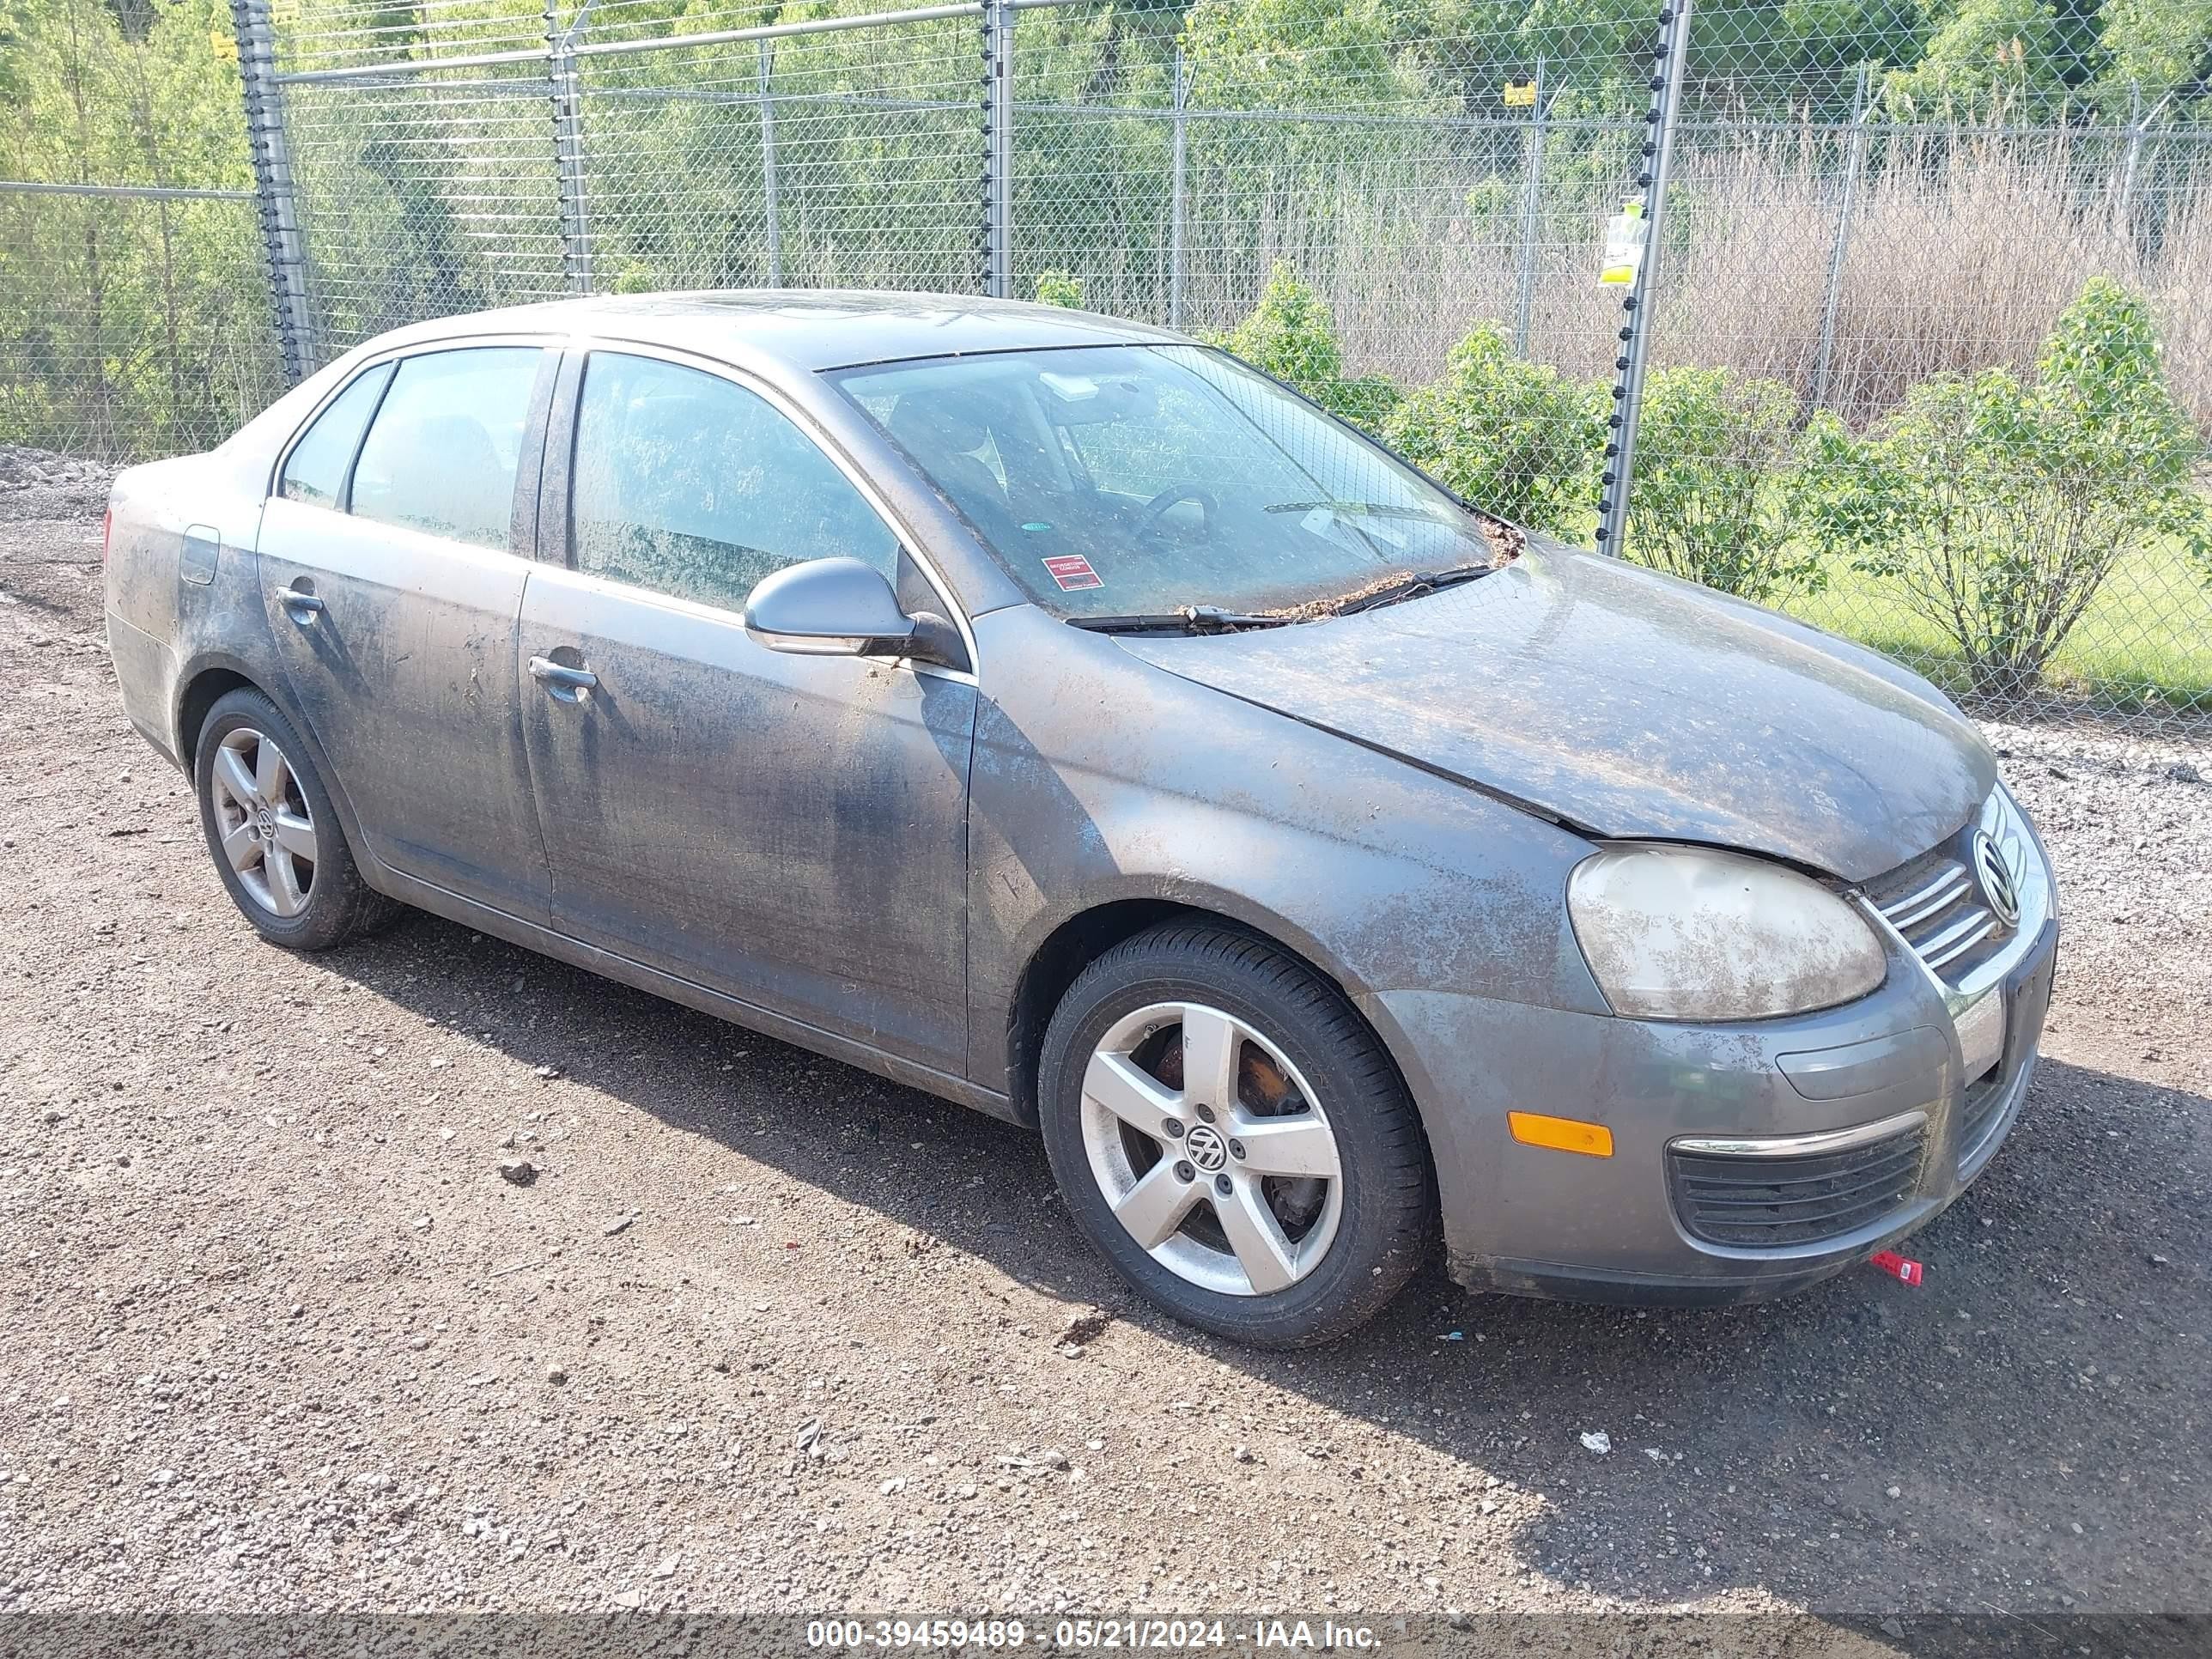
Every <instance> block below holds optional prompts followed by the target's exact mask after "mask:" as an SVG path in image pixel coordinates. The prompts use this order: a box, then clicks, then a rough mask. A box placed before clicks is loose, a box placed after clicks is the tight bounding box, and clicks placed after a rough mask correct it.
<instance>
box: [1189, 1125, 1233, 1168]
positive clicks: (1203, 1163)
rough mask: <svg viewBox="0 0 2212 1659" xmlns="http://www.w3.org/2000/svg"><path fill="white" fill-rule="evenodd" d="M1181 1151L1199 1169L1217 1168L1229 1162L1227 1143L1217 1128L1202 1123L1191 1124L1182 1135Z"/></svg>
mask: <svg viewBox="0 0 2212 1659" xmlns="http://www.w3.org/2000/svg"><path fill="white" fill-rule="evenodd" d="M1182 1146H1183V1152H1184V1155H1185V1156H1186V1157H1188V1158H1189V1159H1190V1161H1191V1162H1192V1163H1193V1164H1196V1165H1198V1167H1199V1168H1200V1169H1201V1170H1209V1171H1211V1170H1218V1169H1219V1168H1220V1167H1221V1166H1222V1165H1223V1164H1226V1163H1228V1162H1229V1144H1228V1143H1227V1142H1226V1141H1225V1140H1223V1139H1222V1138H1221V1133H1220V1131H1219V1130H1218V1129H1215V1128H1213V1127H1211V1126H1209V1125H1207V1124H1204V1123H1196V1124H1193V1125H1192V1126H1191V1130H1190V1133H1188V1134H1187V1135H1185V1136H1184V1137H1183V1143H1182Z"/></svg>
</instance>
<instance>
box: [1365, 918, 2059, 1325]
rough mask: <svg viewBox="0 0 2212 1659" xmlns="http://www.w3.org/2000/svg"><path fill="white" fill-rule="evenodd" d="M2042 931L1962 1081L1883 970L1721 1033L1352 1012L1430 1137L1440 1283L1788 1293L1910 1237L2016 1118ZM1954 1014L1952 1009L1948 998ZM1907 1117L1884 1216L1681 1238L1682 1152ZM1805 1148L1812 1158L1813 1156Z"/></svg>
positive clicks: (1483, 1008) (2039, 976)
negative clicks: (1837, 1228)
mask: <svg viewBox="0 0 2212 1659" xmlns="http://www.w3.org/2000/svg"><path fill="white" fill-rule="evenodd" d="M2057 943H2058V923H2057V917H2056V915H2049V914H2046V915H2045V916H2044V917H2043V918H2042V919H2041V926H2040V927H2039V928H2038V929H2037V931H2036V932H2035V933H2033V935H2027V936H2023V937H2022V939H2021V941H2020V943H2019V945H2018V946H2017V947H2016V948H2015V950H2014V951H2010V952H2008V959H2007V961H2006V962H2005V963H2004V964H2003V967H2002V974H2001V975H1999V976H1997V977H1996V982H1995V983H1994V984H1993V985H1992V986H1991V987H1990V989H1989V990H1988V992H1987V994H1989V995H1992V996H1997V997H2001V998H2002V1002H2003V1006H2004V1012H2005V1037H2004V1043H2003V1047H2002V1050H2001V1051H2000V1053H1999V1055H1998V1058H1997V1060H1996V1065H1995V1066H1993V1067H1991V1068H1990V1069H1989V1070H1987V1071H1986V1072H1984V1074H1983V1075H1982V1076H1981V1077H1979V1078H1974V1079H1970V1078H1967V1077H1966V1076H1965V1075H1964V1072H1965V1065H1966V1061H1965V1058H1964V1056H1963V1055H1962V1054H1961V1051H1960V1042H1959V1036H1958V1033H1957V1030H1956V1029H1955V1028H1954V1019H1953V1011H1952V1006H1950V1004H1949V1003H1947V1000H1946V997H1945V989H1944V987H1942V985H1941V984H1939V983H1937V982H1936V981H1934V980H1933V979H1932V978H1931V977H1930V976H1929V975H1927V974H1926V973H1924V972H1923V971H1922V970H1921V969H1920V968H1919V965H1918V963H1917V961H1916V960H1915V959H1913V958H1912V957H1911V955H1910V954H1909V953H1908V952H1905V951H1901V950H1900V951H1899V952H1898V955H1897V957H1896V958H1895V959H1894V960H1893V962H1892V964H1891V972H1890V975H1889V977H1888V980H1887V982H1886V983H1885V984H1884V986H1883V987H1882V988H1881V990H1879V991H1876V992H1875V994H1873V995H1871V996H1869V997H1867V998H1864V999H1863V1000H1860V1001H1858V1002H1857V1003H1853V1004H1851V1005H1850V1006H1847V1007H1844V1008H1839V1009H1829V1010H1826V1011H1824V1012H1820V1013H1816V1014H1807V1015H1802V1016H1798V1017H1796V1018H1788V1019H1779V1020H1760V1021H1755V1022H1747V1023H1744V1024H1735V1025H1681V1024H1663V1023H1657V1022H1643V1021H1637V1020H1627V1019H1619V1018H1608V1017H1603V1016H1595V1015H1589V1014H1577V1013H1565V1012H1559V1011H1557V1010H1553V1009H1545V1008H1537V1007H1532V1006H1523V1005H1519V1004H1512V1003H1506V1002H1503V1001H1498V1000H1490V999H1486V998H1477V997H1467V996H1458V995H1454V994H1449V993H1441V992H1425V991H1416V992H1384V993H1379V994H1370V995H1369V996H1365V997H1363V998H1361V999H1360V1002H1361V1006H1362V1007H1363V1009H1364V1012H1366V1013H1367V1015H1368V1017H1369V1018H1370V1020H1372V1021H1373V1022H1374V1024H1375V1025H1376V1029H1377V1030H1380V1031H1381V1032H1382V1033H1383V1037H1384V1040H1385V1041H1386V1042H1389V1045H1390V1047H1391V1048H1392V1050H1393V1052H1394V1054H1395V1055H1396V1057H1397V1059H1398V1061H1399V1064H1400V1066H1401V1069H1402V1070H1403V1071H1404V1073H1405V1074H1406V1079H1407V1083H1408V1085H1410V1086H1411V1087H1412V1089H1413V1095H1414V1097H1415V1099H1416V1100H1418V1101H1419V1102H1420V1103H1421V1105H1422V1109H1423V1110H1422V1116H1423V1119H1424V1121H1425V1124H1426V1126H1427V1128H1428V1131H1429V1139H1430V1145H1431V1151H1432V1152H1433V1153H1434V1155H1435V1159H1436V1165H1437V1186H1438V1190H1439V1193H1440V1195H1441V1197H1442V1200H1443V1220H1444V1236H1445V1244H1446V1249H1447V1252H1448V1255H1449V1266H1450V1269H1451V1273H1452V1276H1453V1278H1455V1279H1457V1280H1458V1281H1459V1282H1460V1283H1462V1284H1463V1285H1468V1287H1470V1288H1473V1289H1480V1290H1498V1291H1515V1292H1518V1293H1521V1294H1524V1295H1534V1296H1555V1297H1572V1298H1575V1299H1578V1300H1596V1301H1613V1302H1672V1303H1691V1304H1698V1303H1724V1302H1734V1301H1742V1300H1747V1299H1753V1298H1759V1297H1773V1296H1779V1295H1783V1294H1786V1293H1787V1292H1789V1291H1794V1290H1797V1289H1800V1288H1802V1287H1803V1286H1805V1285H1811V1284H1814V1283H1816V1282H1817V1281H1819V1280H1820V1279H1825V1278H1826V1277H1828V1276H1829V1275H1831V1274H1832V1273H1838V1272H1840V1271H1841V1270H1843V1269H1844V1268H1845V1267H1850V1265H1852V1264H1853V1263H1855V1262H1857V1261H1863V1260H1864V1259H1865V1258H1866V1257H1867V1256H1868V1255H1871V1254H1872V1253H1873V1252H1874V1251H1875V1250H1878V1249H1882V1248H1884V1247H1885V1246H1887V1245H1888V1244H1891V1243H1895V1242H1896V1241H1897V1240H1899V1239H1901V1238H1903V1237H1905V1236H1906V1235H1908V1234H1910V1233H1911V1232H1913V1231H1916V1230H1917V1229H1918V1228H1920V1227H1923V1226H1925V1225H1927V1224H1928V1223H1929V1221H1930V1220H1932V1219H1933V1218H1935V1217H1936V1216H1937V1215H1939V1214H1941V1213H1942V1211H1943V1210H1944V1209H1945V1208H1946V1207H1947V1206H1948V1205H1949V1204H1950V1203H1951V1202H1952V1201H1953V1200H1955V1199H1956V1198H1957V1197H1958V1196H1959V1194H1960V1193H1962V1192H1964V1191H1965V1190H1966V1186H1967V1183H1968V1182H1971V1181H1972V1180H1973V1179H1974V1177H1975V1176H1978V1175H1979V1174H1980V1173H1981V1171H1982V1170H1983V1169H1984V1167H1986V1166H1987V1164H1988V1163H1989V1161H1990V1157H1991V1156H1992V1155H1993V1154H1994V1153H1995V1152H1996V1147H1997V1146H1998V1145H1999V1143H2001V1142H2002V1140H2003V1139H2004V1137H2005V1135H2006V1133H2008V1131H2009V1129H2010V1128H2011V1127H2012V1125H2013V1123H2014V1122H2015V1120H2016V1119H2017V1117H2018V1115H2019V1113H2020V1109H2021V1102H2022V1101H2023V1100H2024V1099H2025V1098H2026V1096H2027V1088H2028V1083H2029V1079H2030V1078H2031V1076H2032V1075H2033V1071H2034V1066H2035V1058H2036V1048H2037V1044H2038V1042H2039V1040H2040V1038H2041V1036H2042V1030H2043V1020H2044V1014H2045V1009H2046V1008H2047V1006H2049V1003H2050V999H2051V974H2052V969H2053V967H2054V964H2055V963H2056V960H2057ZM1954 1000H1955V999H1954ZM1510 1111H1533V1112H1542V1113H1548V1114H1552V1115H1558V1116H1565V1117H1574V1118H1583V1119H1587V1120H1590V1121H1596V1122H1601V1123H1603V1124H1605V1125H1606V1126H1607V1127H1609V1128H1610V1129H1611V1130H1612V1131H1613V1156H1612V1157H1610V1158H1592V1157H1585V1156H1582V1155H1579V1154H1575V1153H1568V1152H1557V1151H1553V1150H1549V1149H1547V1148H1542V1147H1537V1146H1525V1145H1522V1143H1520V1142H1518V1141H1516V1140H1514V1139H1512V1137H1511V1135H1510V1133H1509V1131H1508V1129H1507V1126H1506V1115H1507V1113H1508V1112H1510ZM1915 1114H1918V1115H1922V1116H1923V1119H1924V1122H1923V1127H1921V1129H1920V1130H1919V1135H1920V1139H1919V1141H1918V1143H1917V1145H1918V1155H1917V1158H1914V1159H1912V1160H1911V1164H1910V1167H1909V1169H1908V1170H1907V1172H1906V1174H1905V1177H1904V1180H1903V1183H1902V1187H1901V1189H1900V1190H1899V1192H1898V1193H1897V1194H1896V1200H1897V1201H1896V1202H1894V1203H1893V1204H1888V1205H1886V1206H1884V1207H1882V1208H1881V1211H1880V1212H1879V1213H1877V1214H1874V1215H1872V1216H1870V1217H1869V1218H1866V1219H1864V1220H1863V1222H1859V1223H1857V1225H1852V1226H1851V1227H1850V1231H1844V1232H1841V1233H1838V1234H1835V1235H1834V1236H1830V1237H1820V1238H1818V1239H1815V1240H1813V1241H1810V1242H1806V1243H1784V1244H1779V1245H1775V1246H1771V1247H1753V1246H1747V1245H1741V1244H1730V1243H1717V1242H1715V1241H1714V1240H1713V1239H1712V1238H1711V1237H1699V1236H1695V1235H1694V1234H1693V1233H1692V1231H1690V1229H1689V1228H1688V1227H1687V1226H1686V1225H1685V1222H1684V1218H1683V1215H1684V1211H1685V1209H1686V1207H1687V1206H1686V1204H1685V1202H1684V1200H1683V1197H1682V1194H1681V1193H1680V1189H1679V1183H1680V1170H1681V1164H1680V1159H1679V1158H1676V1157H1675V1156H1674V1153H1673V1152H1670V1148H1674V1147H1675V1146H1676V1144H1677V1143H1680V1142H1692V1143H1694V1142H1700V1141H1715V1140H1722V1141H1725V1140H1743V1141H1759V1140H1762V1139H1774V1138H1784V1137H1801V1136H1814V1135H1820V1134H1822V1133H1826V1132H1831V1131H1849V1130H1856V1129H1861V1128H1863V1127H1865V1126H1868V1125H1870V1124H1875V1123H1879V1122H1882V1121H1887V1120H1900V1121H1906V1120H1910V1119H1911V1116H1912V1115H1915ZM1816 1144H1818V1143H1816Z"/></svg>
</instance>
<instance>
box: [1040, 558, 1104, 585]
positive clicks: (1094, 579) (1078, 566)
mask: <svg viewBox="0 0 2212 1659" xmlns="http://www.w3.org/2000/svg"><path fill="white" fill-rule="evenodd" d="M1044 568H1046V569H1047V570H1048V571H1050V572H1051V573H1052V579H1053V580H1054V581H1056V582H1058V583H1059V584H1060V592H1063V593H1073V592H1076V591H1077V590H1078V589H1079V588H1085V587H1103V586H1106V584H1105V583H1104V582H1102V581H1100V580H1098V573H1097V571H1095V570H1093V569H1092V568H1091V561H1090V560H1088V559H1086V558H1085V557H1084V556H1083V555H1081V554H1080V553H1063V554H1061V555H1060V557H1058V558H1056V559H1047V560H1046V561H1045V562H1044Z"/></svg>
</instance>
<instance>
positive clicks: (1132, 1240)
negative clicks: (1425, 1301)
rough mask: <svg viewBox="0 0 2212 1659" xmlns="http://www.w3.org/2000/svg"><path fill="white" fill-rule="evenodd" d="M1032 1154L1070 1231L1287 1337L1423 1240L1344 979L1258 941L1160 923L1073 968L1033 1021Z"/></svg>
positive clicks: (1305, 1331) (1416, 1251)
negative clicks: (1039, 1155) (1040, 1147)
mask: <svg viewBox="0 0 2212 1659" xmlns="http://www.w3.org/2000/svg"><path fill="white" fill-rule="evenodd" d="M1039 1073H1040V1074H1039V1089H1038V1097H1039V1103H1040V1108H1041V1110H1042V1115H1043V1128H1044V1138H1045V1149H1046V1152H1047V1155H1048V1157H1049V1158H1050V1159H1051V1162H1052V1167H1053V1174H1054V1176H1055V1177H1056V1178H1057V1180H1058V1181H1059V1182H1060V1191H1061V1193H1062V1194H1064V1195H1065V1196H1066V1200H1067V1203H1068V1207H1069V1208H1070V1209H1071V1210H1072V1211H1073V1213H1074V1216H1075V1219H1076V1222H1077V1225H1079V1226H1080V1227H1081V1228H1082V1229H1083V1231H1084V1232H1085V1234H1086V1235H1087V1236H1088V1237H1089V1238H1090V1239H1091V1243H1093V1244H1095V1245H1096V1246H1097V1248H1098V1249H1099V1250H1100V1251H1101V1252H1102V1253H1103V1254H1104V1255H1105V1256H1106V1258H1107V1260H1108V1261H1110V1262H1112V1263H1113V1265H1114V1267H1115V1268H1116V1269H1117V1270H1118V1271H1119V1272H1120V1273H1121V1275H1122V1277H1124V1278H1125V1279H1127V1280H1128V1281H1129V1282H1130V1283H1131V1284H1132V1285H1134V1286H1135V1287H1136V1288H1137V1289H1138V1290H1139V1291H1143V1292H1144V1293H1145V1295H1146V1296H1147V1297H1150V1298H1151V1299H1152V1301H1154V1302H1155V1303H1157V1304H1159V1306H1160V1307H1162V1308H1163V1309H1164V1310H1166V1311H1167V1312H1169V1313H1170V1314H1172V1315H1174V1316H1176V1318H1177V1319H1180V1320H1182V1321H1184V1322H1187V1323H1188V1324H1192V1325H1195V1326H1198V1327H1199V1328H1201V1329H1204V1330H1207V1331H1211V1332H1212V1333H1214V1334H1216V1335H1219V1336H1224V1337H1228V1338H1230V1339H1231V1340H1236V1341H1239V1342H1245V1343H1250V1344H1253V1345H1255V1346H1264V1347H1281V1348H1288V1347H1302V1346H1308V1345H1310V1344H1314V1343H1318V1342H1325V1341H1328V1340H1331V1339H1332V1338H1334V1337H1338V1336H1341V1335H1343V1334H1345V1333H1346V1332H1348V1331H1351V1330H1353V1329H1355V1328H1358V1326H1360V1325H1362V1324H1364V1323H1365V1322H1367V1321H1368V1320H1369V1319H1370V1318H1371V1317H1373V1316H1374V1315H1375V1314H1376V1312H1377V1311H1378V1310H1381V1309H1382V1308H1383V1305H1384V1304H1387V1303H1388V1302H1389V1300H1390V1298H1391V1297H1394V1296H1395V1295H1396V1294H1397V1292H1398V1291H1399V1289H1400V1288H1401V1286H1402V1285H1404V1284H1405V1282H1406V1280H1407V1279H1408V1278H1409V1277H1410V1276H1411V1275H1412V1273H1413V1271H1414V1269H1415V1268H1416V1267H1419V1265H1420V1263H1421V1261H1423V1259H1424V1258H1425V1256H1426V1255H1427V1254H1428V1252H1429V1250H1430V1249H1431V1243H1432V1240H1433V1237H1434V1232H1435V1197H1434V1192H1433V1183H1432V1182H1431V1176H1430V1167H1429V1153H1428V1145H1427V1141H1426V1139H1425V1136H1424V1135H1423V1134H1422V1133H1421V1126H1420V1119H1419V1115H1418V1114H1417V1113H1416V1112H1415V1110H1414V1109H1413V1102H1412V1101H1411V1100H1410V1099H1408V1098H1407V1094H1406V1090H1405V1086H1404V1085H1403V1084H1402V1083H1401V1082H1400V1081H1399V1079H1398V1076H1397V1073H1396V1072H1395V1069H1394V1068H1393V1067H1392V1066H1391V1064H1390V1061H1389V1056H1388V1055H1387V1054H1385V1053H1384V1052H1383V1048H1382V1045H1381V1043H1380V1042H1377V1041H1376V1037H1375V1035H1374V1033H1373V1032H1372V1031H1370V1030H1368V1028H1367V1026H1366V1024H1364V1022H1363V1021H1362V1020H1361V1019H1360V1018H1359V1017H1358V1013H1357V1012H1354V1010H1353V1009H1352V1006H1351V1005H1350V1004H1349V1003H1348V1002H1346V1000H1345V998H1344V995H1343V994H1342V993H1341V992H1340V991H1339V990H1338V989H1337V988H1336V987H1334V986H1333V985H1330V984H1329V983H1328V981H1325V980H1322V979H1321V978H1320V977H1318V976H1317V975H1315V974H1313V973H1312V972H1311V971H1310V970H1309V969H1306V968H1305V967H1304V965H1303V964H1301V963H1298V962H1297V961H1296V960H1294V959H1293V958H1291V957H1290V956H1288V955H1286V954H1285V952H1283V951H1280V950H1279V949H1277V948H1276V947H1275V946H1274V945H1271V944H1269V943H1268V942H1267V941H1266V940H1265V939H1259V938H1256V937H1255V936H1254V935H1252V934H1249V933H1243V932H1240V931H1237V930H1236V929H1234V928H1230V927H1222V926H1218V925H1214V924H1206V923H1169V924H1166V925H1164V926H1163V927H1156V928H1153V929H1152V930H1150V931H1149V932H1146V933H1141V934H1139V935H1138V936H1137V937H1136V938H1134V939H1130V940H1128V941H1127V942H1126V943H1125V944H1122V945H1117V946H1116V947H1115V948H1114V949H1113V950H1111V951H1108V952H1107V953H1106V954H1105V955H1103V956H1102V957H1099V959H1098V960H1097V962H1095V963H1092V964H1091V966H1090V967H1089V968H1088V969H1085V971H1084V973H1083V975H1081V976H1080V977H1079V979H1078V980H1077V981H1076V982H1075V984H1074V985H1073V987H1071V988H1070V989H1069V991H1068V993H1067V994H1066V997H1065V998H1063V999H1062V1000H1061V1002H1060V1007H1059V1009H1058V1011H1057V1012H1055V1013H1054V1016H1053V1019H1052V1024H1051V1025H1050V1027H1049V1029H1048V1030H1047V1031H1046V1034H1045V1042H1044V1052H1043V1055H1042V1064H1041V1066H1040V1068H1039Z"/></svg>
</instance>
